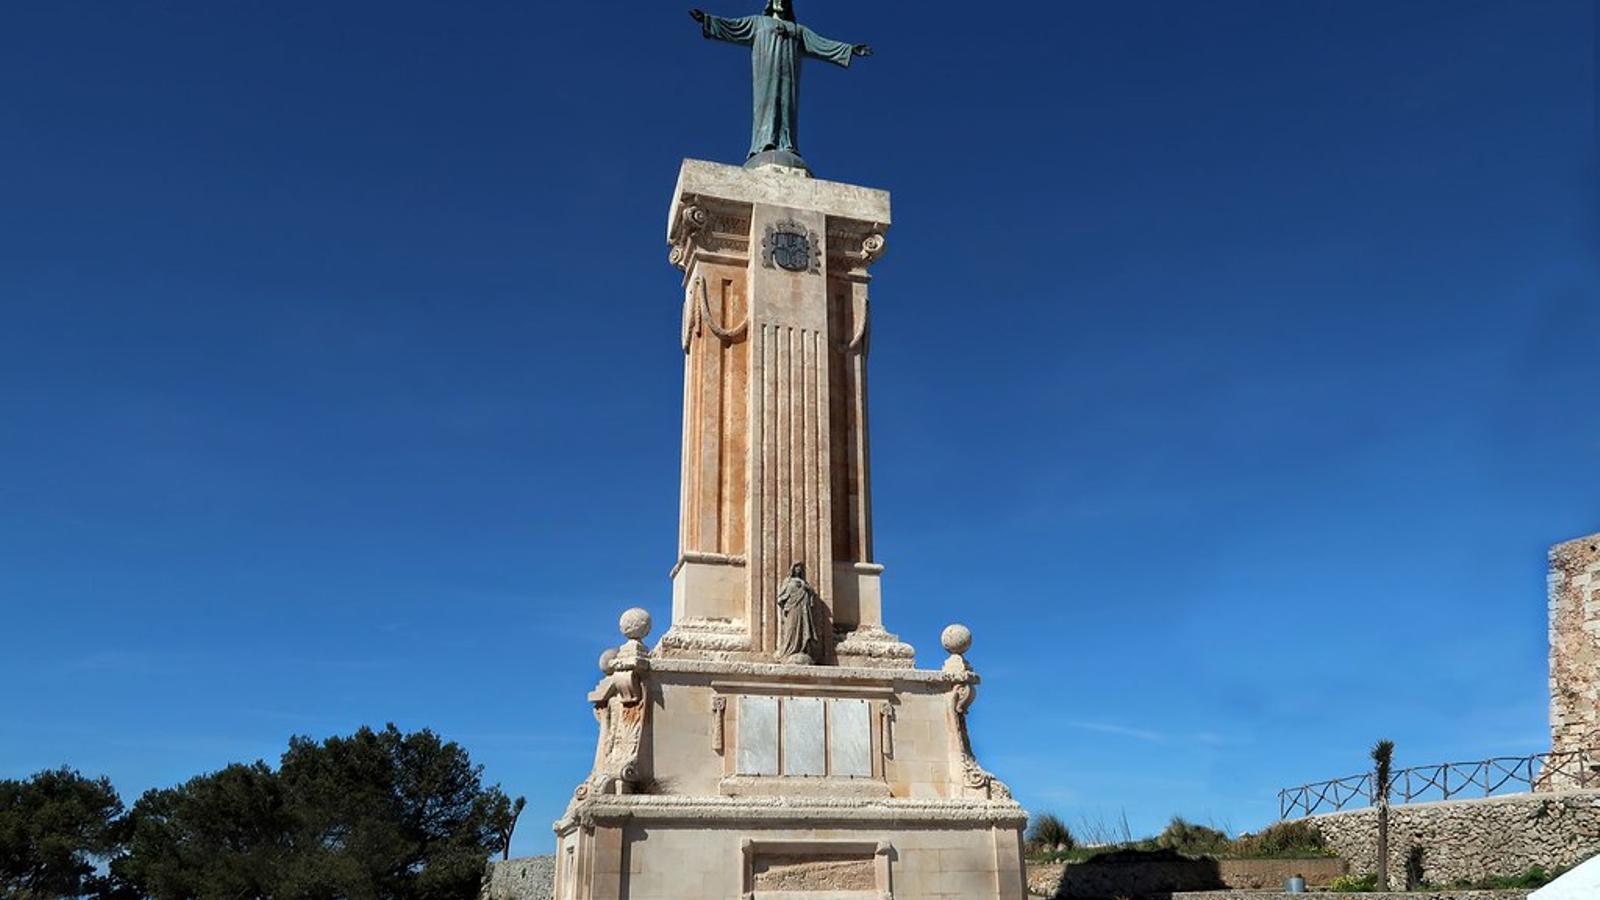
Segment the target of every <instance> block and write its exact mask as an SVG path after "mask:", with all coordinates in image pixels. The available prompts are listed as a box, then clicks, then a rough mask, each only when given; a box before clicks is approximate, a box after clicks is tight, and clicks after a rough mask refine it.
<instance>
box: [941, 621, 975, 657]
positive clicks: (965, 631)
mask: <svg viewBox="0 0 1600 900" xmlns="http://www.w3.org/2000/svg"><path fill="white" fill-rule="evenodd" d="M939 643H941V644H943V645H944V649H945V652H947V653H954V654H955V655H957V656H961V655H962V654H964V653H966V652H967V651H968V650H971V649H972V629H970V628H968V627H967V626H965V625H951V626H950V627H949V628H946V629H945V630H944V633H943V634H941V635H939Z"/></svg>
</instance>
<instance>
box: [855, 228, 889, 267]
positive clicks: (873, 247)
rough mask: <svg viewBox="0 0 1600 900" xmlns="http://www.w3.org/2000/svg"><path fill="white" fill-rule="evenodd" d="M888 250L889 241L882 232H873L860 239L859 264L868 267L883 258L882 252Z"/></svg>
mask: <svg viewBox="0 0 1600 900" xmlns="http://www.w3.org/2000/svg"><path fill="white" fill-rule="evenodd" d="M888 249H889V241H888V239H887V238H885V237H884V236H883V233H882V232H878V231H875V232H873V233H872V234H869V235H867V236H866V237H864V238H862V239H861V264H862V265H863V266H870V265H872V264H873V263H875V262H877V261H878V260H879V259H881V258H882V257H883V254H884V251H886V250H888Z"/></svg>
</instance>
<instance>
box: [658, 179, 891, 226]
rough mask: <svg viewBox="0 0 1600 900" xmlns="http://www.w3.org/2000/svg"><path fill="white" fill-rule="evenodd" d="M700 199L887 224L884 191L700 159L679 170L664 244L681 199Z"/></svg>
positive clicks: (678, 209)
mask: <svg viewBox="0 0 1600 900" xmlns="http://www.w3.org/2000/svg"><path fill="white" fill-rule="evenodd" d="M702 194H703V195H705V196H707V197H714V198H717V199H719V200H731V201H734V202H736V203H761V204H766V205H770V206H782V207H788V208H791V209H805V210H813V211H815V212H820V213H823V214H824V215H827V216H829V217H832V218H837V219H853V220H855V221H858V222H868V223H872V224H876V225H883V226H887V225H889V224H890V218H889V192H888V191H880V190H875V189H873V188H867V187H861V186H860V185H854V184H844V183H842V182H838V181H823V180H822V179H819V178H796V177H794V176H793V175H788V174H785V173H782V172H776V171H773V170H771V169H746V168H744V167H742V166H729V165H724V164H723V163H715V162H707V161H706V160H703V159H686V160H684V161H683V168H682V169H680V170H679V171H678V184H677V187H676V188H674V189H673V193H672V208H671V210H670V211H669V212H668V215H667V242H668V243H672V242H673V241H675V240H676V239H677V236H678V235H677V231H678V225H679V211H680V210H682V209H683V207H684V201H685V200H686V198H690V197H696V196H700V195H702Z"/></svg>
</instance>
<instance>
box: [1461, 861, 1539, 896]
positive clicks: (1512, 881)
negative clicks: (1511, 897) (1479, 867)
mask: <svg viewBox="0 0 1600 900" xmlns="http://www.w3.org/2000/svg"><path fill="white" fill-rule="evenodd" d="M1559 874H1561V873H1560V872H1551V871H1550V870H1548V869H1546V868H1545V867H1544V866H1534V867H1533V868H1531V869H1529V870H1528V871H1526V872H1523V873H1522V874H1521V875H1497V876H1494V877H1492V878H1480V879H1478V880H1477V881H1458V882H1456V883H1455V885H1454V887H1456V888H1457V889H1466V890H1474V891H1505V890H1515V889H1517V888H1542V887H1544V886H1545V885H1547V884H1549V883H1550V882H1552V881H1555V880H1556V876H1558V875H1559Z"/></svg>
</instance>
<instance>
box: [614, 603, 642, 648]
mask: <svg viewBox="0 0 1600 900" xmlns="http://www.w3.org/2000/svg"><path fill="white" fill-rule="evenodd" d="M617 627H618V628H620V629H622V636H623V637H625V638H627V639H628V640H630V641H642V640H644V639H645V637H647V636H648V635H649V634H650V614H649V613H647V612H645V611H644V610H642V609H638V608H637V607H636V608H634V609H630V610H628V611H627V612H625V613H623V614H622V618H621V620H619V621H618V622H617Z"/></svg>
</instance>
